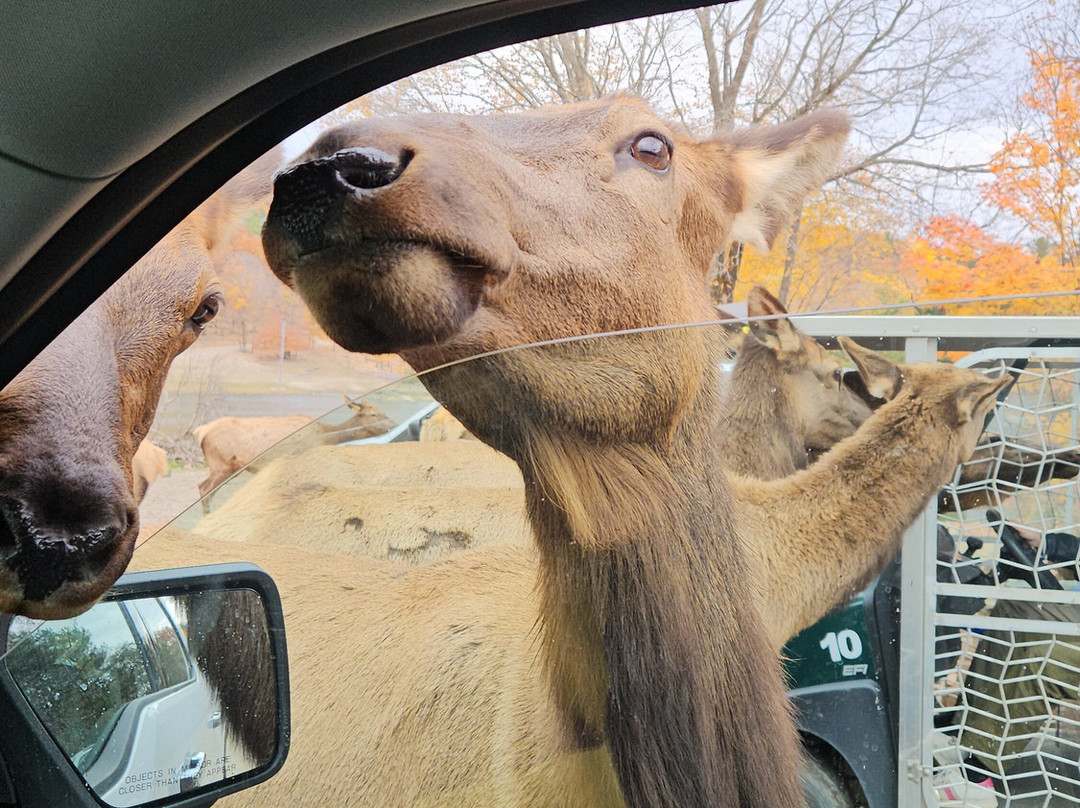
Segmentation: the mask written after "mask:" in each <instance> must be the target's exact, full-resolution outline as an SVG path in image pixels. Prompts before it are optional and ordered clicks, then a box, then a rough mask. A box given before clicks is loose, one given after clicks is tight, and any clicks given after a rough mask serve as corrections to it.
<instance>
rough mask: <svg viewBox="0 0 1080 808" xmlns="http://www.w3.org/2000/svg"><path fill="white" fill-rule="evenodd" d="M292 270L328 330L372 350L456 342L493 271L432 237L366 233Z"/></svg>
mask: <svg viewBox="0 0 1080 808" xmlns="http://www.w3.org/2000/svg"><path fill="white" fill-rule="evenodd" d="M275 272H277V273H278V275H279V277H280V276H282V275H283V273H282V272H281V271H278V269H276V268H275ZM288 274H289V276H290V277H289V280H291V282H292V285H293V286H294V287H295V289H296V291H297V292H298V293H299V294H300V296H301V297H302V298H303V299H304V302H305V303H306V304H307V305H308V307H309V308H310V309H311V312H312V314H314V315H315V319H316V320H318V322H319V325H320V326H322V328H323V329H324V330H325V331H326V333H327V335H328V336H329V337H330V338H331V339H332V340H334V342H336V343H338V344H339V345H340V346H341V347H343V348H345V349H346V350H349V351H358V352H364V353H392V352H398V351H402V350H407V349H409V348H417V347H422V346H426V345H432V344H435V343H444V342H447V341H449V340H450V339H452V338H453V337H454V335H456V334H457V333H458V332H460V331H461V330H462V328H463V327H464V325H465V322H466V321H467V320H468V319H469V318H470V317H471V316H472V315H473V313H474V312H475V311H476V309H477V306H478V305H479V302H480V298H481V293H482V290H483V285H484V282H485V277H486V275H487V273H486V272H485V271H484V269H483V268H481V267H477V266H476V265H475V264H471V263H468V262H466V261H464V260H463V259H460V258H458V257H456V256H451V255H449V254H447V253H445V252H443V251H442V250H439V249H437V248H435V247H432V246H430V245H427V244H421V243H417V242H412V241H366V240H365V241H362V242H360V243H359V244H357V245H349V246H348V247H344V246H335V247H331V248H328V249H325V250H322V251H320V252H318V253H313V254H311V255H307V256H301V257H300V258H298V259H297V261H296V262H295V264H294V265H293V267H292V270H291V272H290V273H288Z"/></svg>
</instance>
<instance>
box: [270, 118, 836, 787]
mask: <svg viewBox="0 0 1080 808" xmlns="http://www.w3.org/2000/svg"><path fill="white" fill-rule="evenodd" d="M847 130H848V123H847V120H846V118H845V117H844V116H843V115H841V114H839V113H836V112H829V111H823V112H819V113H816V114H814V115H810V116H807V117H805V118H803V119H800V120H798V121H794V122H791V123H789V124H785V125H781V126H775V127H768V128H760V129H754V130H748V131H745V132H740V133H735V134H730V135H726V136H719V137H716V138H711V139H708V140H695V139H693V138H691V137H688V136H687V135H686V134H684V133H682V132H680V131H679V130H678V129H676V128H675V127H672V126H671V125H669V124H667V123H665V122H664V121H662V120H660V119H659V118H658V117H657V116H656V115H655V114H654V113H652V112H651V111H650V110H649V109H648V108H647V107H646V106H645V105H644V104H642V103H641V102H640V101H638V100H635V99H632V98H629V97H618V98H614V99H608V100H604V101H598V102H589V103H583V104H574V105H568V106H564V107H554V108H548V109H543V110H539V111H535V112H529V113H523V114H516V115H497V116H487V117H466V116H442V115H430V116H409V117H403V118H397V119H387V120H367V121H361V122H357V123H350V124H346V125H344V126H341V127H338V128H336V129H333V130H331V131H329V132H326V133H324V134H323V135H322V136H320V137H319V139H318V140H317V141H316V142H315V144H314V145H313V146H312V147H311V148H310V149H309V150H308V151H307V153H306V154H304V155H303V156H302V157H301V158H300V159H299V160H298V161H297V163H296V165H294V166H293V167H292V168H290V169H288V170H286V171H284V172H282V173H280V174H279V175H278V177H277V179H276V182H275V192H274V201H273V204H272V206H271V210H270V214H269V217H268V219H267V222H266V225H265V226H264V230H263V243H264V246H265V248H266V253H267V258H268V260H269V262H270V265H271V267H272V268H273V270H274V271H275V273H276V274H277V275H278V276H279V277H280V278H281V279H282V280H284V281H285V282H286V283H288V284H289V285H291V286H293V287H295V288H296V289H297V290H298V291H299V292H300V294H301V295H302V296H303V298H304V299H305V301H306V302H307V304H308V305H309V307H310V308H311V310H312V311H313V313H314V314H315V316H316V317H317V319H318V320H319V322H320V324H321V325H322V326H323V328H324V329H325V330H326V331H327V333H328V334H329V335H330V336H331V337H332V338H333V339H334V340H336V341H337V342H339V343H340V344H341V345H343V346H344V347H346V348H349V349H351V350H356V351H367V352H374V353H378V352H390V351H393V352H397V353H399V354H400V355H401V356H402V357H403V358H405V359H406V361H408V362H409V363H410V364H411V365H412V366H413V367H414V368H415V369H417V370H424V369H429V368H432V367H435V366H437V365H440V364H441V363H445V362H448V361H451V360H455V359H460V358H463V357H466V356H472V355H474V354H477V353H480V352H485V351H493V350H495V349H499V348H505V347H509V346H513V345H519V344H522V343H529V342H537V341H541V340H557V339H561V338H566V337H573V336H576V335H583V334H588V333H592V332H605V331H613V330H623V329H637V328H642V327H647V326H658V325H670V324H676V323H685V322H692V321H702V320H715V319H716V315H715V312H714V309H713V307H712V305H711V303H710V301H709V296H708V291H707V286H706V278H707V275H708V273H709V270H710V266H711V264H712V260H713V257H714V256H715V255H716V254H717V252H718V251H719V250H720V249H721V248H722V247H723V246H724V244H725V243H726V241H727V240H728V239H729V238H736V239H739V240H741V241H745V242H749V243H752V244H757V245H770V244H771V243H772V241H773V240H774V238H775V237H776V235H777V233H778V232H779V229H780V228H781V227H782V225H783V222H784V220H785V219H786V217H788V216H790V215H791V213H792V211H793V210H794V209H795V208H796V207H797V205H798V204H799V202H800V200H801V199H802V198H803V197H804V196H805V195H806V194H807V193H809V192H810V191H812V190H814V189H815V188H816V187H817V186H818V185H819V184H820V183H821V182H822V181H823V180H824V179H825V178H826V177H827V176H828V174H829V172H830V170H831V168H832V165H833V163H834V161H835V158H836V156H837V154H838V152H839V150H840V149H841V147H842V144H843V142H844V139H845V137H846V134H847ZM712 334H715V331H714V330H710V329H700V330H697V331H695V330H689V331H685V330H684V331H680V332H678V333H676V332H673V331H663V330H661V331H651V332H647V333H636V334H628V335H626V336H624V337H622V338H620V339H611V340H604V341H581V342H575V341H570V342H561V343H558V344H555V345H552V346H550V347H549V348H548V349H546V350H543V351H529V352H525V353H521V352H517V353H514V352H511V353H508V354H496V355H492V356H488V357H486V358H484V359H481V360H474V361H472V362H468V363H464V364H462V365H456V366H451V367H449V368H446V369H443V370H440V371H437V372H435V373H432V374H429V375H428V376H426V384H427V386H428V387H429V389H430V390H431V391H432V393H433V395H434V396H435V397H436V398H437V399H439V400H440V401H441V402H442V403H443V404H445V405H446V406H447V408H448V409H449V410H450V411H451V412H452V413H453V414H454V415H455V416H457V417H458V418H459V419H460V420H461V421H462V423H463V424H464V425H465V426H466V428H468V429H469V431H471V432H472V433H473V434H475V435H476V436H477V437H479V438H480V439H481V440H483V441H485V442H487V443H489V444H490V445H492V446H494V447H495V448H497V449H499V450H501V451H503V452H505V453H506V454H508V455H510V456H511V457H512V458H513V459H515V460H516V461H517V462H518V464H519V465H520V467H521V470H522V475H523V477H524V480H525V488H526V501H527V507H528V512H529V516H530V520H531V523H532V526H533V532H534V537H535V540H536V543H537V546H538V548H539V550H540V559H541V564H540V572H539V579H540V580H539V593H540V600H541V624H542V635H541V636H542V639H541V643H542V653H541V657H542V660H543V663H544V670H545V672H546V676H547V678H548V681H549V684H550V687H551V688H552V692H553V694H554V697H555V701H556V704H557V705H558V708H559V714H560V720H561V721H562V723H563V726H564V727H565V731H566V737H567V744H568V747H569V748H579V749H588V748H593V747H596V746H598V745H600V744H606V747H607V749H608V751H609V753H610V755H611V759H612V762H613V764H614V767H615V771H616V772H617V774H618V778H619V783H620V785H621V788H622V791H623V794H624V795H625V797H626V800H627V802H628V804H629V805H630V806H644V805H687V806H689V805H695V806H704V805H715V806H721V805H722V806H732V807H734V806H766V805H768V806H770V808H772V806H778V805H779V806H795V805H798V804H800V802H801V793H800V788H799V780H798V774H797V771H798V760H799V749H798V743H797V740H796V736H795V732H794V727H793V724H792V721H791V719H790V716H789V715H788V710H787V705H786V701H785V699H784V687H783V682H782V679H781V675H780V664H779V660H778V658H777V654H776V652H775V650H774V649H773V648H772V647H771V644H770V641H769V639H768V637H767V632H766V631H765V630H764V627H763V623H762V618H761V615H760V614H759V613H758V612H757V606H756V603H757V601H756V595H755V593H754V592H753V591H752V588H751V585H750V584H749V581H750V580H751V576H750V574H749V573H748V569H747V564H748V561H747V557H748V553H747V550H746V548H745V547H744V546H743V544H742V540H741V538H740V536H739V534H738V532H737V531H736V530H735V529H734V525H733V512H732V506H731V502H730V499H731V497H730V494H729V491H728V489H727V485H726V482H725V479H724V477H723V475H722V474H721V473H719V471H718V470H719V468H720V463H719V462H718V458H717V451H716V448H715V446H716V441H715V437H716V431H717V427H718V423H719V416H720V396H719V393H718V379H717V373H718V370H717V358H718V354H719V348H720V346H719V345H717V344H715V342H714V339H713V337H712V336H711V335H712ZM676 681H677V682H678V683H679V686H676V687H673V686H672V683H673V682H676Z"/></svg>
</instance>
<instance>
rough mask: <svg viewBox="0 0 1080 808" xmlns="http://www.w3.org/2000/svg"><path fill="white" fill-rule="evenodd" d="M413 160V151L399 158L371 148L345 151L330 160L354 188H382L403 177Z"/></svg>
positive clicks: (341, 176)
mask: <svg viewBox="0 0 1080 808" xmlns="http://www.w3.org/2000/svg"><path fill="white" fill-rule="evenodd" d="M412 158H413V153H412V152H411V151H408V150H406V151H402V152H401V154H400V155H399V156H398V157H391V156H390V155H389V154H387V153H386V152H383V151H380V150H378V149H371V148H355V149H343V150H341V151H339V152H336V153H335V154H334V155H332V156H331V157H329V158H328V160H329V161H330V163H331V164H332V165H333V166H334V168H335V169H336V171H337V174H338V176H339V177H340V178H341V179H342V180H344V181H345V183H347V184H348V185H349V186H351V187H353V188H366V189H372V188H382V187H383V186H386V185H389V184H390V183H392V182H394V181H395V180H396V179H397V178H398V177H400V176H401V174H402V172H403V171H405V168H406V167H407V166H408V165H409V162H410V161H411V160H412Z"/></svg>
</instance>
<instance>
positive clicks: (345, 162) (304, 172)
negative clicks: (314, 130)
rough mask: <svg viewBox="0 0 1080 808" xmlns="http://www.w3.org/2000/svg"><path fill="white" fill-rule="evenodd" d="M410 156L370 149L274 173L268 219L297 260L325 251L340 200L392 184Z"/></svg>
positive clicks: (348, 151)
mask: <svg viewBox="0 0 1080 808" xmlns="http://www.w3.org/2000/svg"><path fill="white" fill-rule="evenodd" d="M411 157H412V155H411V154H409V153H408V152H403V153H402V154H401V155H399V157H397V158H394V157H391V156H390V155H389V154H386V153H385V152H382V151H380V150H378V149H374V148H353V149H343V150H342V151H339V152H336V153H335V154H332V155H330V156H329V157H321V158H318V159H316V160H311V161H309V162H306V163H301V164H299V165H296V166H293V167H291V168H287V169H284V170H283V171H280V172H278V174H277V175H276V176H275V177H274V201H273V205H272V212H271V214H270V215H271V217H272V220H273V222H274V224H275V226H277V227H280V228H281V229H282V230H283V231H284V232H285V233H287V234H288V235H289V236H290V237H291V238H292V240H293V241H294V242H295V244H296V247H297V249H298V252H299V254H300V255H306V254H309V253H314V252H318V251H319V250H322V249H324V248H326V247H327V246H329V244H330V243H331V242H332V236H333V234H334V231H335V230H336V228H337V226H338V225H339V223H340V221H341V213H342V209H343V204H344V200H345V199H346V198H348V197H350V196H352V195H353V194H355V193H356V192H357V191H363V190H373V189H376V188H383V187H385V186H387V185H390V184H391V183H393V182H394V181H395V180H396V179H397V178H398V177H400V176H401V174H402V172H403V171H404V170H405V168H406V167H407V166H408V164H409V160H410V159H411Z"/></svg>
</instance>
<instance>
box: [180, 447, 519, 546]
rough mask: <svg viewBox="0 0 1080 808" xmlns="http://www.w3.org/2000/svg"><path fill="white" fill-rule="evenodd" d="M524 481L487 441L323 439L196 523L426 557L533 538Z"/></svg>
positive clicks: (276, 464) (247, 537)
mask: <svg viewBox="0 0 1080 808" xmlns="http://www.w3.org/2000/svg"><path fill="white" fill-rule="evenodd" d="M522 488H523V483H522V480H521V472H520V471H518V468H517V466H516V465H515V464H514V463H513V461H511V460H509V459H508V458H507V457H506V456H504V455H501V454H499V453H498V452H496V451H495V450H493V449H491V448H490V447H488V446H485V445H484V444H482V443H480V442H479V441H472V440H470V441H451V442H434V443H414V442H407V443H392V444H386V445H378V444H375V445H367V446H323V447H319V448H316V449H311V450H308V451H306V452H304V453H302V454H299V455H290V456H288V457H282V458H278V459H276V460H274V461H272V462H271V463H269V464H267V465H266V466H265V467H263V468H262V469H261V470H260V471H259V473H258V474H257V475H256V476H255V478H254V479H252V480H251V481H249V482H248V483H246V484H245V485H244V486H243V487H242V488H241V489H240V490H239V491H237V492H236V493H235V494H233V496H232V498H231V499H230V500H229V501H228V502H227V503H225V504H224V505H223V506H222V507H220V508H219V509H218V510H216V511H215V512H214V513H212V514H210V515H209V516H207V517H205V518H203V519H202V520H201V521H200V522H199V523H198V525H197V526H196V527H195V530H196V531H197V532H199V533H203V534H206V535H212V536H227V537H229V538H230V539H233V540H235V541H254V542H263V543H267V542H270V543H282V544H304V545H305V546H308V547H311V548H313V549H321V550H324V551H329V552H340V553H346V554H349V555H368V556H373V557H375V558H390V559H394V560H400V561H412V562H420V561H427V560H431V559H433V558H438V557H441V556H444V555H448V554H450V553H452V552H455V551H457V550H462V549H467V548H469V547H476V546H480V545H485V544H492V543H496V542H501V541H508V540H513V539H517V540H520V541H527V540H528V539H529V536H530V533H529V528H528V524H527V522H526V520H525V508H524V494H523V491H522Z"/></svg>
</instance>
